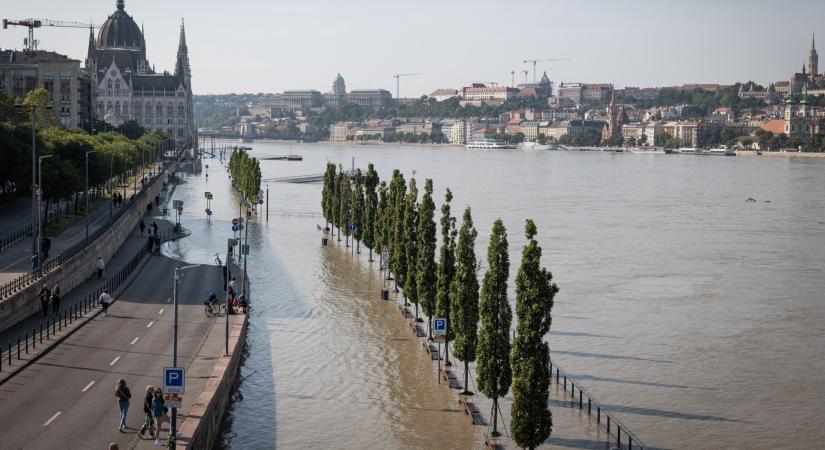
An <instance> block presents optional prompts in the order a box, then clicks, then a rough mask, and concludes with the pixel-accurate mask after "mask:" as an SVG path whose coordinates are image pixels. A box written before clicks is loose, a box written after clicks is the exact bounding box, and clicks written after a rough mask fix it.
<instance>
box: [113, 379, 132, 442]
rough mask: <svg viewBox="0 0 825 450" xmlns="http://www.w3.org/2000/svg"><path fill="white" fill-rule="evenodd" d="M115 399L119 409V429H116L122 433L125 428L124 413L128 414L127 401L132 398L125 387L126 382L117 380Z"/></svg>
mask: <svg viewBox="0 0 825 450" xmlns="http://www.w3.org/2000/svg"><path fill="white" fill-rule="evenodd" d="M115 398H116V399H117V405H118V407H119V408H120V427H118V429H119V430H120V432H121V433H123V429H124V428H126V413H128V412H129V400H130V399H131V398H132V393H131V392H129V388H128V387H127V386H126V380H124V379H123V378H121V379H119V380H117V386H116V387H115Z"/></svg>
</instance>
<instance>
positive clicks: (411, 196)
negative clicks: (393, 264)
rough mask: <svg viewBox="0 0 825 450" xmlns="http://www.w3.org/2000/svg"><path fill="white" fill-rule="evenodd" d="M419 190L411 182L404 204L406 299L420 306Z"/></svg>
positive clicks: (412, 180)
mask: <svg viewBox="0 0 825 450" xmlns="http://www.w3.org/2000/svg"><path fill="white" fill-rule="evenodd" d="M417 202H418V188H417V187H416V183H415V178H413V179H411V180H410V185H409V189H408V191H407V197H406V200H405V202H404V231H403V235H402V236H403V240H404V243H403V245H404V256H405V257H406V258H407V261H406V275H405V276H404V298H405V299H407V300H409V301H410V302H412V304H414V305H418V285H417V283H416V276H417V274H416V266H417V263H418V260H417V259H416V255H417V253H418V245H417V244H418V243H417V242H416V241H417V240H418V239H417V238H418V236H417V233H416V228H417V224H418V208H417V207H416V206H417Z"/></svg>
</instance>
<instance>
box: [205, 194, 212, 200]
mask: <svg viewBox="0 0 825 450" xmlns="http://www.w3.org/2000/svg"><path fill="white" fill-rule="evenodd" d="M206 199H207V200H212V193H211V192H209V195H207V196H206Z"/></svg>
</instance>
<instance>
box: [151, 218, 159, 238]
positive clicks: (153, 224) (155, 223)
mask: <svg viewBox="0 0 825 450" xmlns="http://www.w3.org/2000/svg"><path fill="white" fill-rule="evenodd" d="M152 229H153V230H154V231H155V236H157V235H158V223H157V222H155V221H154V220H153V221H152Z"/></svg>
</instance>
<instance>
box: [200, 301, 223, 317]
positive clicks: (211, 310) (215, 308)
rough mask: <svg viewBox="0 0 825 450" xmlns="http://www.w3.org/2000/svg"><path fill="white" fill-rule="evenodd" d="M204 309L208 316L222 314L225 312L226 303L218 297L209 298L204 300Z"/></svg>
mask: <svg viewBox="0 0 825 450" xmlns="http://www.w3.org/2000/svg"><path fill="white" fill-rule="evenodd" d="M203 310H204V312H205V313H206V317H212V316H220V315H221V314H222V313H223V310H224V305H223V304H221V303H220V302H218V299H217V298H209V299H207V300H205V301H204V302H203Z"/></svg>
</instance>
